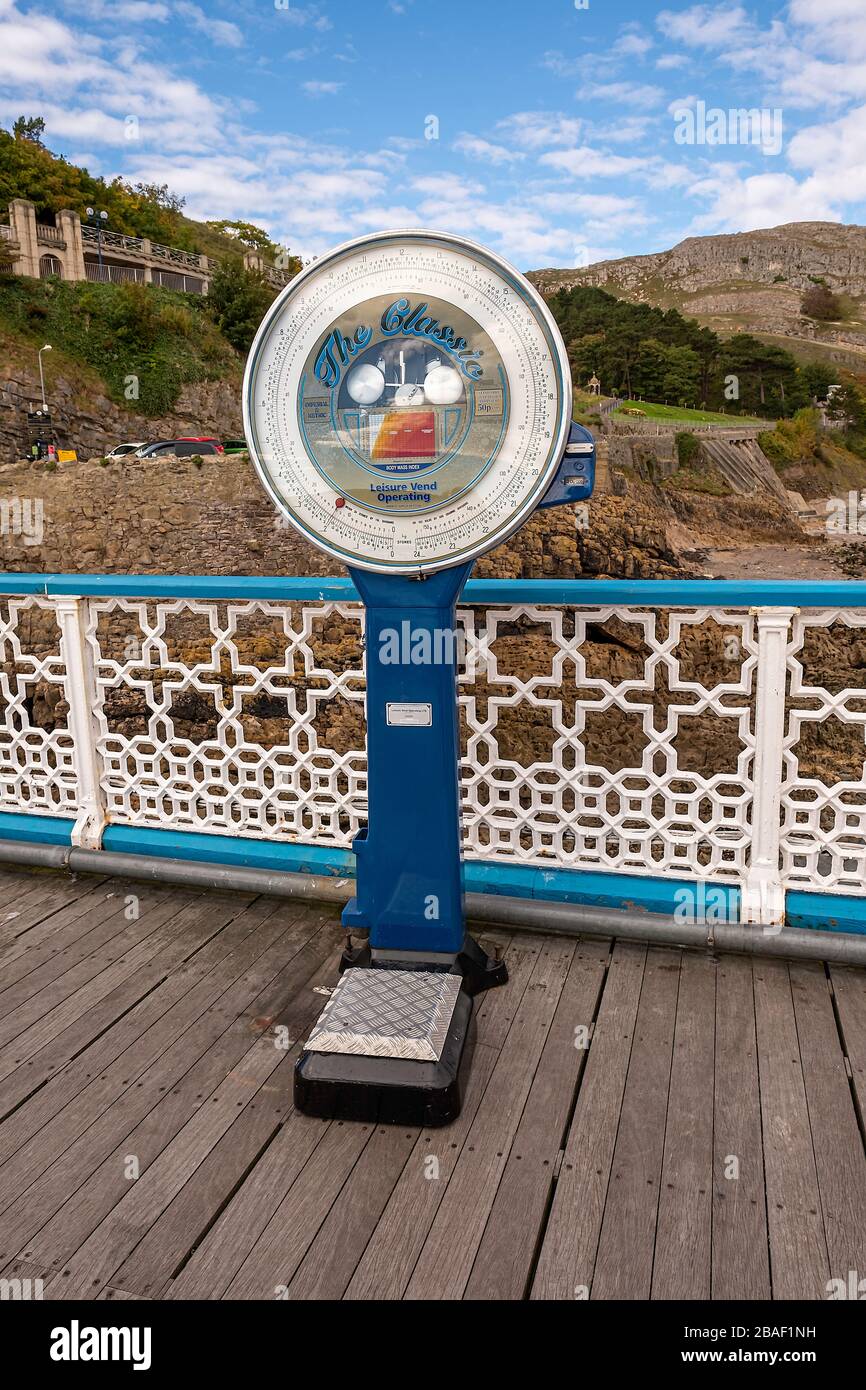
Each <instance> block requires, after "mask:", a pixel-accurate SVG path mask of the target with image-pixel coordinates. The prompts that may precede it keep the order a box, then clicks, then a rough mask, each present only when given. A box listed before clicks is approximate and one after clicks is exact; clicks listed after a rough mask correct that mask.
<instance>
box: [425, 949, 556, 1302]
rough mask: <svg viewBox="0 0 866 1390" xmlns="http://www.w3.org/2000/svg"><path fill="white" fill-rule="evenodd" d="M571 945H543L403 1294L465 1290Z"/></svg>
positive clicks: (447, 1294)
mask: <svg viewBox="0 0 866 1390" xmlns="http://www.w3.org/2000/svg"><path fill="white" fill-rule="evenodd" d="M574 951H575V943H574V942H573V941H566V940H563V939H555V938H554V939H550V940H549V941H546V942H545V944H544V945H543V946H542V949H541V950H540V951H539V954H538V960H537V962H536V965H535V969H534V970H533V972H532V977H531V979H530V981H529V984H528V985H527V987H526V992H525V994H524V997H523V999H522V1000H521V1001H520V1007H519V1008H518V1010H517V1014H516V1016H515V1019H514V1022H513V1024H512V1025H511V1028H510V1029H509V1032H508V1037H507V1038H506V1040H505V1043H504V1044H503V1047H502V1051H501V1053H500V1055H499V1059H498V1061H497V1063H496V1066H495V1067H494V1070H493V1075H492V1076H491V1078H490V1081H489V1082H488V1085H487V1088H486V1090H485V1092H484V1096H483V1098H482V1101H481V1104H480V1105H479V1107H478V1113H477V1115H476V1116H475V1119H474V1120H473V1122H472V1127H471V1129H470V1130H469V1134H468V1135H467V1139H466V1143H465V1144H464V1146H463V1149H462V1150H461V1153H460V1157H459V1158H458V1160H457V1163H456V1165H455V1168H454V1172H453V1173H452V1174H451V1178H450V1180H449V1182H448V1187H447V1189H446V1191H445V1194H444V1196H443V1198H442V1203H441V1205H440V1207H439V1210H438V1211H437V1213H436V1216H435V1219H434V1221H433V1225H432V1226H431V1228H430V1234H429V1235H428V1237H427V1239H426V1241H425V1242H424V1248H423V1249H422V1251H421V1254H420V1255H419V1257H418V1262H417V1264H416V1265H415V1268H414V1270H413V1272H412V1278H411V1279H410V1280H409V1283H408V1286H407V1288H406V1293H405V1295H404V1297H406V1298H410V1299H427V1298H437V1299H453V1298H462V1296H463V1293H464V1292H465V1289H466V1285H467V1283H468V1281H469V1275H470V1274H471V1272H472V1265H473V1262H474V1260H475V1256H476V1254H477V1252H478V1246H479V1244H480V1243H481V1237H482V1236H483V1234H484V1227H485V1225H486V1223H487V1218H488V1217H489V1215H490V1210H491V1208H492V1206H493V1202H494V1200H495V1197H496V1190H497V1188H498V1186H499V1182H500V1179H501V1177H502V1173H503V1171H504V1168H505V1164H506V1162H507V1159H508V1154H509V1151H510V1148H511V1144H512V1141H513V1139H514V1135H515V1133H516V1131H517V1126H518V1125H519V1123H520V1118H521V1115H522V1114H523V1108H524V1106H525V1104H526V1099H527V1096H528V1095H529V1089H530V1086H531V1085H532V1079H533V1077H534V1076H535V1073H536V1070H537V1068H538V1063H539V1059H540V1057H541V1053H542V1050H543V1048H544V1044H545V1041H546V1039H547V1035H548V1032H549V1030H550V1025H551V1022H552V1020H553V1017H554V1014H555V1012H556V1006H557V1004H558V1003H559V999H560V995H561V994H562V989H563V986H564V984H565V981H566V978H567V976H568V971H569V968H570V966H571V961H572V958H573V956H574Z"/></svg>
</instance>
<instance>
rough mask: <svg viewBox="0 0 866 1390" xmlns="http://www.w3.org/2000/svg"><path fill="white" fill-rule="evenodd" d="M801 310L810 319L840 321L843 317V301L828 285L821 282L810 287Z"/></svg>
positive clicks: (804, 296)
mask: <svg viewBox="0 0 866 1390" xmlns="http://www.w3.org/2000/svg"><path fill="white" fill-rule="evenodd" d="M800 310H801V312H802V313H804V314H805V315H806V317H807V318H810V319H821V320H823V321H828V320H830V319H840V318H841V317H842V301H841V300H840V299H839V297H838V295H835V294H834V293H833V291H832V290H831V289H830V288H829V287H828V286H827V285H825V284H824V283H823V282H821V283H819V284H817V285H810V286H809V288H808V289H807V290H806V293H805V294H804V295H803V300H802V303H801V305H800Z"/></svg>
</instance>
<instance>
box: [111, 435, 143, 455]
mask: <svg viewBox="0 0 866 1390" xmlns="http://www.w3.org/2000/svg"><path fill="white" fill-rule="evenodd" d="M145 443H146V441H145V440H141V439H139V440H137V441H136V443H135V444H115V446H114V448H113V449H112V451H111V453H110V454H106V455H105V457H106V458H107V459H122V458H126V456H127V454H134V453H135V452H136V450H137V449H143V448H144V446H145Z"/></svg>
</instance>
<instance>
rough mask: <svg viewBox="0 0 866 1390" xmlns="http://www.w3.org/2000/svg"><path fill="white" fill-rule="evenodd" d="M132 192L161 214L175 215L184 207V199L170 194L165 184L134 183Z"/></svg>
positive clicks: (175, 194)
mask: <svg viewBox="0 0 866 1390" xmlns="http://www.w3.org/2000/svg"><path fill="white" fill-rule="evenodd" d="M132 192H133V193H135V194H136V196H137V197H139V198H142V199H143V200H144V202H146V203H153V205H154V207H156V208H161V209H162V211H163V212H169V213H173V214H177V213H179V212H180V211H181V209H182V208H183V207H185V206H186V198H181V197H179V196H178V194H177V193H172V191H171V189H170V188H169V186H168V184H167V183H136V184H134V185H133V186H132Z"/></svg>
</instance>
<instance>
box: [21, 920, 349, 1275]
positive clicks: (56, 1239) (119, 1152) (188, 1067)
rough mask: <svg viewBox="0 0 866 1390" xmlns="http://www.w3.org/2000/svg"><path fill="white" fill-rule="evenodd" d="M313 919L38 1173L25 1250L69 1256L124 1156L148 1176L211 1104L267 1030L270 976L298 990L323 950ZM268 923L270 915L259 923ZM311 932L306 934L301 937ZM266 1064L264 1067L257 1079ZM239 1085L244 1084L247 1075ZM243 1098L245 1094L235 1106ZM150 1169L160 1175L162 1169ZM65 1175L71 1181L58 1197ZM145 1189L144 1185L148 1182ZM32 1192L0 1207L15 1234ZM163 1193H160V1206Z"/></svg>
mask: <svg viewBox="0 0 866 1390" xmlns="http://www.w3.org/2000/svg"><path fill="white" fill-rule="evenodd" d="M318 920H319V919H318V917H317V915H315V914H313V915H312V921H311V922H310V921H301V922H300V923H297V924H295V925H294V926H293V927H291V928H289V930H288V931H287V932H283V933H280V934H278V935H277V937H276V940H271V942H270V944H269V946H268V948H267V949H266V950H264V951H263V953H262V954H261V955H260V956H259V957H258V958H257V959H256V960H255V961H254V963H253V964H252V965H250V966H249V967H248V968H247V970H246V972H245V974H244V975H243V977H242V978H241V979H240V980H239V981H237V982H236V984H235V985H233V986H232V987H231V988H230V989H229V990H228V991H227V992H226V993H225V994H224V995H223V996H222V998H221V999H220V1000H218V1001H217V1002H216V1003H215V1004H214V1005H213V1006H212V1008H211V1009H210V1010H209V1011H208V1013H207V1014H206V1015H203V1016H202V1018H200V1019H199V1020H198V1021H197V1023H196V1025H195V1027H194V1028H193V1029H190V1030H188V1031H187V1033H186V1034H185V1035H184V1036H183V1037H182V1038H180V1039H179V1040H178V1043H177V1044H175V1045H174V1046H173V1047H172V1048H170V1049H169V1050H168V1052H166V1053H165V1054H164V1056H163V1057H162V1058H160V1059H159V1060H158V1061H157V1062H156V1063H155V1064H154V1066H153V1067H151V1068H149V1069H148V1071H147V1073H145V1074H144V1075H142V1076H141V1077H140V1078H139V1081H138V1083H137V1085H136V1087H135V1090H134V1092H133V1096H132V1097H130V1096H129V1094H128V1093H127V1095H125V1096H123V1097H121V1098H120V1099H118V1100H117V1101H115V1103H114V1104H113V1105H112V1106H110V1107H109V1108H108V1109H107V1110H106V1111H105V1112H104V1113H102V1114H101V1115H100V1116H99V1118H98V1120H97V1121H96V1123H94V1124H92V1125H91V1126H90V1128H89V1129H88V1130H86V1132H85V1133H84V1134H83V1135H82V1136H81V1139H80V1140H79V1141H77V1143H76V1144H75V1145H73V1146H72V1148H71V1149H70V1150H69V1152H68V1154H64V1155H63V1157H62V1159H60V1160H59V1161H58V1162H57V1163H55V1164H54V1165H53V1168H52V1169H51V1170H49V1172H48V1173H46V1175H45V1177H44V1180H41V1181H40V1183H39V1184H38V1185H37V1186H38V1188H39V1192H38V1197H39V1206H40V1208H41V1212H40V1213H39V1215H38V1221H39V1231H38V1234H34V1233H33V1232H32V1230H31V1233H30V1234H28V1235H27V1236H26V1237H25V1240H26V1244H27V1249H28V1251H29V1253H30V1256H31V1257H33V1256H34V1255H36V1252H38V1251H44V1252H45V1254H46V1255H48V1254H50V1255H51V1256H52V1260H53V1263H55V1264H57V1263H61V1262H62V1261H63V1260H64V1259H66V1257H67V1256H70V1255H72V1252H73V1251H76V1250H77V1249H78V1248H79V1247H80V1246H81V1245H82V1244H83V1243H85V1242H86V1241H87V1240H88V1237H89V1235H90V1233H91V1232H92V1231H94V1229H95V1228H96V1227H97V1226H98V1224H99V1223H100V1222H101V1221H102V1220H103V1219H104V1218H105V1216H106V1214H107V1213H108V1212H109V1210H110V1208H111V1205H112V1202H113V1201H115V1200H117V1201H120V1200H121V1199H123V1194H124V1192H125V1191H127V1190H128V1181H127V1179H126V1176H125V1162H126V1157H127V1155H129V1154H133V1155H135V1156H136V1157H137V1159H138V1162H139V1169H140V1171H141V1173H142V1176H141V1177H140V1178H139V1179H138V1182H137V1183H136V1184H135V1185H136V1187H139V1186H140V1185H141V1184H142V1182H143V1181H144V1178H145V1177H146V1176H147V1171H146V1170H147V1169H149V1166H150V1165H152V1164H154V1163H155V1162H156V1161H158V1156H159V1155H160V1154H161V1153H162V1151H163V1150H164V1149H165V1148H166V1147H167V1146H168V1145H169V1144H170V1143H171V1141H172V1140H173V1139H174V1138H175V1137H176V1136H179V1134H180V1132H181V1131H182V1130H183V1129H184V1127H185V1126H187V1125H188V1123H189V1122H190V1119H191V1117H193V1116H194V1115H195V1113H196V1111H203V1110H205V1109H208V1108H209V1107H211V1106H216V1105H217V1103H218V1102H217V1101H216V1100H215V1099H214V1097H216V1096H218V1095H219V1094H221V1092H220V1089H219V1088H220V1086H221V1084H222V1082H223V1081H224V1079H225V1078H226V1076H227V1075H229V1074H233V1072H234V1069H236V1068H243V1066H244V1065H245V1062H244V1059H245V1057H246V1056H247V1054H248V1052H249V1050H250V1047H251V1044H252V1043H253V1040H254V1039H255V1038H256V1037H257V1035H259V1034H261V1032H262V1031H263V1030H264V1029H267V1028H268V1027H269V1022H270V1020H269V1019H268V1018H267V1017H262V1015H264V1014H265V1010H266V1006H267V1004H268V1002H269V1001H270V999H271V998H272V990H273V986H274V983H275V981H276V980H277V979H282V980H283V981H289V982H290V985H291V987H292V988H297V986H298V985H299V984H300V983H302V982H303V980H304V979H306V978H308V977H309V974H310V971H311V969H315V968H316V967H317V966H318V965H319V964H320V963H321V961H322V960H323V959H324V958H325V956H326V955H327V954H328V953H329V952H330V950H331V949H332V945H333V942H332V936H331V933H330V931H329V930H327V929H326V930H325V932H322V931H315V927H316V926H317V925H318ZM276 922H277V927H276V928H275V930H277V931H278V930H279V926H280V925H282V924H281V923H280V920H279V917H278V916H277V917H276ZM270 927H271V922H270V920H269V922H268V924H267V928H268V929H270ZM311 929H313V930H314V931H315V934H314V935H313V936H312V939H309V934H310V930H311ZM259 935H260V939H261V944H264V941H265V931H264V930H261V931H260V933H259ZM287 958H288V960H289V964H288V965H286V960H287ZM247 1009H251V1016H249V1017H248V1016H246V1014H245V1012H244V1011H245V1010H247ZM267 1051H268V1055H269V1059H270V1061H271V1062H272V1063H273V1065H274V1066H277V1065H279V1062H280V1061H281V1060H282V1058H283V1057H284V1055H285V1054H284V1053H283V1052H282V1051H280V1050H278V1049H277V1048H276V1047H275V1046H274V1044H273V1040H271V1039H269V1040H268V1043H267ZM271 1054H273V1055H271ZM263 1065H264V1064H263ZM272 1069H273V1068H272V1067H267V1066H266V1065H264V1071H263V1073H262V1076H261V1079H260V1081H259V1083H258V1084H259V1085H261V1084H262V1082H263V1081H264V1079H265V1076H266V1075H267V1074H269V1072H270V1070H272ZM247 1084H248V1085H252V1081H250V1082H249V1083H247ZM255 1089H258V1085H257V1086H255ZM249 1098H250V1097H249V1096H248V1095H247V1096H246V1097H245V1099H244V1103H246V1101H247V1100H248V1099H249ZM136 1121H137V1123H136ZM218 1137H219V1135H217V1136H216V1138H218ZM214 1142H216V1140H214ZM181 1147H182V1143H181ZM209 1147H210V1146H208V1148H207V1149H206V1150H205V1153H204V1154H203V1155H202V1158H203V1157H205V1156H206V1153H207V1152H208V1151H209ZM94 1160H95V1161H94ZM159 1171H160V1172H163V1167H162V1166H161V1167H160V1170H159ZM70 1174H72V1175H74V1178H75V1179H76V1182H77V1183H80V1186H77V1190H75V1191H74V1195H73V1196H72V1197H71V1198H69V1199H68V1200H65V1198H66V1193H67V1192H68V1191H69V1177H70ZM73 1185H75V1184H73ZM146 1187H147V1189H148V1190H150V1183H148V1184H147V1185H146ZM49 1193H50V1194H51V1195H50V1198H49V1195H48V1194H49ZM61 1195H62V1197H63V1198H64V1200H63V1201H62V1202H61V1203H58V1202H57V1197H58V1196H61ZM36 1196H37V1193H36V1192H35V1191H34V1192H33V1194H32V1196H30V1194H28V1197H29V1200H25V1201H24V1203H22V1205H21V1207H20V1208H19V1209H18V1210H16V1211H15V1212H14V1214H13V1212H12V1211H11V1210H10V1212H7V1214H6V1216H5V1218H4V1222H3V1225H4V1227H8V1226H9V1225H11V1226H12V1229H13V1230H14V1231H15V1232H16V1234H20V1232H21V1230H22V1229H23V1228H24V1226H25V1223H27V1222H30V1223H31V1225H32V1221H33V1219H34V1217H35V1216H37V1212H36V1209H35V1207H34V1199H35V1197H36ZM124 1200H125V1199H124ZM170 1200H171V1197H170V1196H169V1197H168V1198H167V1199H166V1204H167V1202H168V1201H170ZM26 1208H29V1211H28V1210H26ZM160 1210H161V1209H160ZM52 1212H53V1214H51V1213H52ZM158 1216H159V1211H156V1212H155V1213H154V1216H153V1220H156V1219H157V1217H158ZM49 1217H50V1219H49ZM141 1234H142V1235H143V1234H144V1232H143V1231H142V1232H141ZM22 1249H23V1246H22ZM37 1258H41V1256H37ZM112 1272H113V1271H112Z"/></svg>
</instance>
